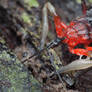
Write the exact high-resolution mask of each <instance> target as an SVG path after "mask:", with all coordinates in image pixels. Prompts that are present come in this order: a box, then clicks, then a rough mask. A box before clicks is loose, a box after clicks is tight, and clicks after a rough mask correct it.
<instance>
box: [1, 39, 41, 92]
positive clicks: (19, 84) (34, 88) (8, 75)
mask: <svg viewBox="0 0 92 92" xmlns="http://www.w3.org/2000/svg"><path fill="white" fill-rule="evenodd" d="M38 91H39V92H41V90H40V84H39V83H38V81H37V80H35V79H34V77H33V76H32V75H31V74H30V73H29V72H28V70H27V68H26V67H25V66H24V65H23V64H21V63H20V61H19V60H18V59H17V57H16V56H15V55H14V53H13V52H11V51H10V50H9V49H8V48H7V47H6V46H5V44H3V43H2V41H1V40H0V92H38Z"/></svg>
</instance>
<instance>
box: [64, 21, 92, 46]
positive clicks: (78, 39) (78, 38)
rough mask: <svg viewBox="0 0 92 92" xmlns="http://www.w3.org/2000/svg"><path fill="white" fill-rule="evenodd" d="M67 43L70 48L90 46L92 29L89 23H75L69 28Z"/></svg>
mask: <svg viewBox="0 0 92 92" xmlns="http://www.w3.org/2000/svg"><path fill="white" fill-rule="evenodd" d="M65 34H66V39H65V40H64V42H66V43H67V44H68V45H69V46H76V45H77V44H84V45H88V44H90V43H91V42H92V27H91V25H90V24H88V22H87V21H74V22H71V24H70V25H69V26H68V27H67V31H66V33H65Z"/></svg>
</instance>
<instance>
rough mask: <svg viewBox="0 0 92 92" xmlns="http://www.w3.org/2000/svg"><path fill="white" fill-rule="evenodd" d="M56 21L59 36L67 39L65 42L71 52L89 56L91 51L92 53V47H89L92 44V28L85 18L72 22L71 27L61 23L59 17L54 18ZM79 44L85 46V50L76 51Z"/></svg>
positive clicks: (78, 49)
mask: <svg viewBox="0 0 92 92" xmlns="http://www.w3.org/2000/svg"><path fill="white" fill-rule="evenodd" d="M54 21H55V26H56V33H57V36H58V37H59V38H62V37H65V39H64V40H63V42H64V43H67V45H68V47H69V50H70V52H71V53H73V54H77V55H86V56H88V55H89V51H92V47H89V44H90V43H92V27H91V25H90V24H89V23H88V21H87V20H85V17H81V18H80V19H77V20H76V21H72V22H71V23H70V25H69V26H67V25H65V24H64V23H63V22H62V21H60V18H59V16H54ZM78 44H84V46H85V48H76V49H75V46H77V45H78Z"/></svg>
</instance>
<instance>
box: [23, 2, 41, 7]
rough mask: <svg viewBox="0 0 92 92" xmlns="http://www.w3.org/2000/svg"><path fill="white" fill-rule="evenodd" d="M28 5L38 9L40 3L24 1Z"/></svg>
mask: <svg viewBox="0 0 92 92" xmlns="http://www.w3.org/2000/svg"><path fill="white" fill-rule="evenodd" d="M24 2H25V3H26V4H28V5H29V6H30V7H38V6H39V3H38V1H37V0H24Z"/></svg>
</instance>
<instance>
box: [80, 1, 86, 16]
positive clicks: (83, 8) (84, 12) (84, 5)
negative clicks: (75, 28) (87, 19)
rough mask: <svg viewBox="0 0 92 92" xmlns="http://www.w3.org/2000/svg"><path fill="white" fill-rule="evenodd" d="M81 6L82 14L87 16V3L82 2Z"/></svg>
mask: <svg viewBox="0 0 92 92" xmlns="http://www.w3.org/2000/svg"><path fill="white" fill-rule="evenodd" d="M81 6H82V13H83V14H84V15H85V14H86V11H87V6H86V1H85V0H81Z"/></svg>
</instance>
